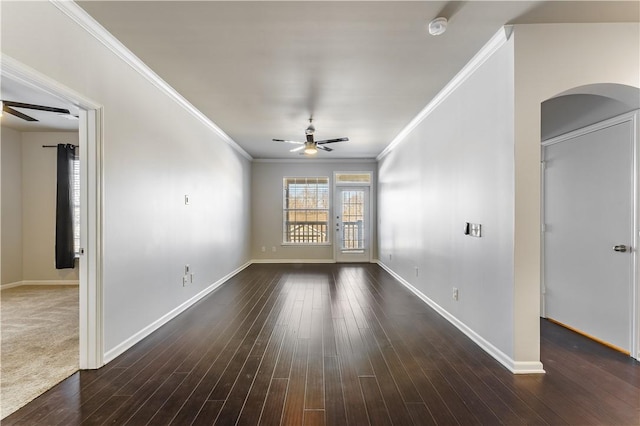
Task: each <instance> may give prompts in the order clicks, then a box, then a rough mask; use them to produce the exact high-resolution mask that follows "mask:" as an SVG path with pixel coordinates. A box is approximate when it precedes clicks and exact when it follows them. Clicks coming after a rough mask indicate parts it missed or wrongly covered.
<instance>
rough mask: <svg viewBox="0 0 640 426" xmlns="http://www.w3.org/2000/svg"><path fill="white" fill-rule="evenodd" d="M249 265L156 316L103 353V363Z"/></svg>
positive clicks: (246, 264)
mask: <svg viewBox="0 0 640 426" xmlns="http://www.w3.org/2000/svg"><path fill="white" fill-rule="evenodd" d="M250 265H251V262H247V263H245V264H244V265H242V266H240V267H239V268H237V269H235V270H234V271H231V272H229V273H228V274H227V275H225V276H224V277H222V278H220V279H219V280H218V281H216V282H214V283H213V284H211V285H210V286H209V287H207V288H205V289H204V290H202V291H201V292H200V293H198V294H196V295H195V296H193V297H192V298H190V299H188V300H186V301H185V302H183V303H182V304H180V305H179V306H177V307H176V308H174V309H172V310H171V311H169V312H167V313H166V314H164V315H163V316H162V317H160V318H158V319H157V320H155V321H154V322H152V323H151V324H149V325H148V326H146V327H145V328H143V329H142V330H140V331H138V332H137V333H135V334H134V335H133V336H131V337H129V338H128V339H126V340H125V341H124V342H122V343H120V344H119V345H118V346H116V347H115V348H113V349H111V350H110V351H108V352H106V353H105V354H104V361H105V363H108V362H111V361H113V360H114V359H115V358H116V357H118V356H120V355H122V354H123V353H124V352H126V351H127V350H129V349H130V348H131V347H133V346H134V345H135V344H136V343H138V342H140V341H141V340H142V339H144V338H145V337H147V336H148V335H150V334H151V333H153V332H154V331H156V330H157V329H159V328H160V327H162V326H163V325H165V324H166V323H168V322H169V321H171V320H172V319H174V318H175V317H177V316H178V315H180V314H181V313H182V312H184V311H186V310H187V309H189V308H190V307H191V306H193V305H194V304H195V303H196V302H198V301H199V300H200V299H202V298H203V297H205V296H206V295H208V294H209V293H211V292H212V291H214V290H216V289H217V288H218V287H220V286H221V285H222V284H224V283H226V282H227V281H228V280H229V279H231V278H232V277H233V276H234V275H236V274H238V273H239V272H241V271H242V270H244V269H245V268H247V267H248V266H250Z"/></svg>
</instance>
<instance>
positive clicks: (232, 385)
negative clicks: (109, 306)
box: [2, 264, 640, 426]
mask: <svg viewBox="0 0 640 426" xmlns="http://www.w3.org/2000/svg"><path fill="white" fill-rule="evenodd" d="M497 326H498V325H497ZM541 328H542V342H541V345H542V361H543V363H544V367H545V369H546V371H547V374H545V375H530V376H514V375H513V374H511V373H510V372H508V371H507V370H506V369H504V368H503V367H502V366H501V365H499V364H498V363H497V362H496V361H495V360H493V359H492V358H491V357H489V356H488V355H487V354H486V353H485V352H483V351H482V350H481V349H479V348H478V347H477V346H476V345H475V344H474V343H473V342H471V341H470V340H469V339H468V338H467V337H466V336H464V335H463V334H461V333H460V332H459V331H458V330H457V329H455V328H454V327H453V326H452V325H451V324H449V323H448V322H447V321H446V320H444V319H442V318H441V317H440V316H439V315H438V314H436V313H435V312H434V311H432V310H431V309H429V308H428V307H427V306H426V305H425V304H424V303H423V302H421V301H420V300H418V299H417V298H416V297H415V296H413V295H412V294H411V293H409V292H408V291H407V290H405V289H404V288H403V287H402V286H401V285H400V284H399V283H397V282H396V281H394V279H393V278H392V277H391V276H390V275H389V274H387V273H386V272H385V271H384V270H382V269H381V268H380V267H378V266H377V265H370V264H364V265H360V264H358V265H252V266H250V267H249V268H247V269H246V270H244V271H243V272H241V273H240V274H238V275H236V276H235V277H234V278H232V279H231V280H230V282H228V283H227V284H225V285H224V286H222V287H221V288H220V289H219V290H217V291H215V292H214V293H212V294H211V295H209V296H208V297H206V298H205V299H203V300H201V301H200V302H198V303H197V304H196V305H195V306H194V307H192V308H191V309H189V310H188V311H186V312H185V313H183V314H182V315H180V316H179V317H178V318H176V319H174V320H173V321H171V322H170V323H169V324H167V325H165V326H164V327H162V328H161V329H159V330H158V331H156V332H155V333H153V334H152V335H150V336H149V337H148V338H146V339H144V340H143V341H142V342H140V343H139V344H137V345H136V346H134V347H133V348H132V349H131V350H129V351H127V352H126V353H125V354H123V355H122V356H120V357H118V358H117V359H116V360H114V361H112V362H111V363H109V364H108V365H106V366H105V367H103V368H101V369H100V370H95V371H81V372H79V373H77V374H75V375H73V376H71V377H70V378H69V379H67V380H65V381H64V382H62V383H60V384H59V385H58V386H56V387H55V388H53V389H51V390H50V391H49V392H47V393H45V394H44V395H42V396H41V397H39V398H38V399H36V400H35V401H33V402H31V403H30V404H28V405H27V406H25V407H23V408H22V409H20V410H19V411H17V412H16V413H14V414H12V415H11V416H9V417H7V418H6V419H4V420H3V421H2V424H3V425H6V426H8V425H36V424H37V425H65V426H66V425H75V424H86V425H102V424H118V425H124V424H126V425H147V424H149V425H211V424H216V425H236V424H237V425H255V424H262V425H287V426H288V425H305V426H306V425H310V426H311V425H327V426H334V425H358V426H359V425H431V424H447V425H450V424H459V425H468V424H487V425H497V424H508V425H512V424H513V425H522V424H535V425H545V424H548V425H560V424H568V425H592V424H593V425H602V424H604V425H638V424H640V364H639V363H638V362H636V361H634V360H632V359H631V358H629V357H627V356H624V355H622V354H619V353H616V352H614V351H612V350H610V349H608V348H606V347H603V346H601V345H599V344H597V343H595V342H592V341H590V340H588V339H586V338H584V337H582V336H579V335H577V334H575V333H573V332H571V331H569V330H566V329H563V328H562V327H559V326H557V325H554V324H551V323H549V322H547V321H542V327H541Z"/></svg>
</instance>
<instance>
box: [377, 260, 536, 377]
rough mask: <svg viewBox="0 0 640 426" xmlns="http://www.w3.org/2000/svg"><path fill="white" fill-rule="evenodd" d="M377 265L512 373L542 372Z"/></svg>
mask: <svg viewBox="0 0 640 426" xmlns="http://www.w3.org/2000/svg"><path fill="white" fill-rule="evenodd" d="M377 263H378V265H380V267H381V268H382V269H384V270H385V271H387V272H388V273H389V274H391V276H392V277H394V278H395V279H396V280H397V281H398V282H399V283H400V284H402V285H403V286H405V287H406V288H407V289H408V290H409V291H411V292H412V293H413V294H415V295H416V296H418V297H419V298H420V300H422V301H423V302H424V303H426V304H427V305H429V306H430V307H431V308H432V309H433V310H435V311H436V312H437V313H438V314H440V315H441V316H442V317H443V318H444V319H446V320H447V321H449V322H450V323H451V324H453V325H454V326H455V327H456V328H457V329H458V330H460V331H461V332H463V333H464V334H465V335H466V336H467V337H469V338H470V339H471V340H473V342H474V343H475V344H477V345H478V346H480V348H482V349H483V350H484V351H485V352H487V353H488V354H489V355H491V356H492V357H493V358H495V359H496V361H498V362H499V363H500V364H502V365H503V366H505V367H506V368H507V369H508V370H509V371H511V372H512V373H513V374H542V373H544V372H545V371H544V369H543V368H542V363H541V362H539V361H526V362H522V361H514V360H513V359H512V358H511V357H509V356H508V355H507V354H505V353H504V352H502V351H501V350H500V349H498V348H496V347H495V346H494V345H493V344H491V343H490V342H489V341H487V340H486V339H485V338H483V337H482V336H480V335H479V334H478V333H476V332H475V331H473V330H472V329H471V328H470V327H468V326H467V325H466V324H465V323H463V322H462V321H460V320H459V319H458V318H456V317H455V316H453V315H452V314H450V313H449V312H448V311H447V310H446V309H444V308H443V307H441V306H440V305H438V304H437V303H436V302H434V301H433V300H431V299H430V298H428V297H427V296H426V295H424V294H423V293H422V292H421V291H420V290H418V289H417V288H415V287H414V286H412V285H411V284H410V283H409V282H408V281H406V280H405V279H404V278H402V277H401V276H400V275H398V274H396V273H395V272H394V271H393V270H392V269H391V268H389V267H388V266H387V265H385V264H384V263H383V262H381V261H379V260H378V262H377Z"/></svg>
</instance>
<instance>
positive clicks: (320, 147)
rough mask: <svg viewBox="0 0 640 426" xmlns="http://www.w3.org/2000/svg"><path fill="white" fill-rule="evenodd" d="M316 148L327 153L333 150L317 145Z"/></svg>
mask: <svg viewBox="0 0 640 426" xmlns="http://www.w3.org/2000/svg"><path fill="white" fill-rule="evenodd" d="M317 148H318V149H321V150H323V151H327V152H331V151H333V149H331V148H329V147H328V146H322V145H318V146H317Z"/></svg>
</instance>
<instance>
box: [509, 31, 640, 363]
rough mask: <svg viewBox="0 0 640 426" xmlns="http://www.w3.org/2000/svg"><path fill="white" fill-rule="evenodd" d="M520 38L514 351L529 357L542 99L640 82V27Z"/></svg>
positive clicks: (534, 311)
mask: <svg viewBox="0 0 640 426" xmlns="http://www.w3.org/2000/svg"><path fill="white" fill-rule="evenodd" d="M514 40H515V64H514V69H515V71H514V72H515V151H514V153H515V171H516V173H515V235H514V242H515V247H514V265H513V267H514V291H515V293H514V299H513V301H514V303H513V309H514V312H515V324H514V326H515V330H514V331H515V345H514V346H515V353H514V356H515V359H523V358H526V357H528V354H531V353H533V352H537V351H539V334H540V330H539V323H538V322H537V321H534V319H536V318H537V317H538V315H539V313H540V304H539V302H538V301H539V298H540V140H541V133H540V132H541V130H540V129H541V119H540V110H541V104H542V102H544V101H545V100H547V99H549V98H552V97H554V96H556V95H558V94H561V93H563V92H566V91H568V90H570V89H573V88H575V87H579V86H585V85H591V84H600V83H617V84H625V85H628V86H632V87H636V88H637V87H640V49H639V44H638V43H639V40H640V25H639V24H637V23H621V24H546V25H518V26H516V27H515V34H514ZM638 349H639V351H640V348H638Z"/></svg>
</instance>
